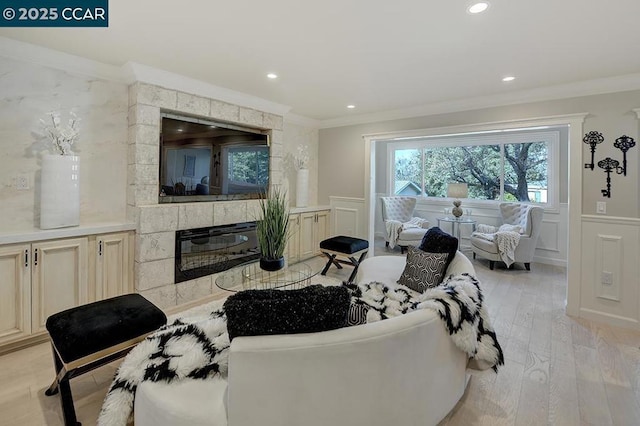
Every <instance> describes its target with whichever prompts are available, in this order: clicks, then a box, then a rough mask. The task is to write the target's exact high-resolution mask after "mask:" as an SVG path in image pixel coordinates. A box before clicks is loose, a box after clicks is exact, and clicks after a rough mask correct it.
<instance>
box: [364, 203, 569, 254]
mask: <svg viewBox="0 0 640 426" xmlns="http://www.w3.org/2000/svg"><path fill="white" fill-rule="evenodd" d="M385 195H386V194H376V197H377V198H376V221H375V224H376V228H375V233H376V237H383V236H384V232H385V228H384V223H383V222H382V213H381V212H382V210H381V207H380V197H382V196H385ZM451 207H453V205H452V204H451V203H450V202H448V201H433V200H425V199H418V203H417V205H416V209H415V211H414V214H415V215H416V216H418V217H422V218H424V219H427V220H428V221H429V222H430V225H431V226H437V225H438V218H439V217H444V216H445V214H444V210H445V209H449V210H450V209H451ZM462 208H463V209H471V216H470V217H471V218H472V219H474V220H476V221H477V222H478V223H484V224H487V225H493V226H499V225H501V224H502V221H501V219H500V213H499V212H498V206H497V205H487V204H485V205H482V206H477V205H473V206H468V205H465V203H464V202H463V203H462ZM568 217H569V212H568V205H567V204H561V205H560V208H559V209H558V210H556V211H546V212H545V213H544V218H543V220H542V231H541V232H540V240H539V241H538V247H537V248H536V252H535V256H534V259H533V261H534V262H538V263H544V264H548V265H556V266H566V265H567V252H568V248H567V240H568V233H569V231H568V229H569V221H568ZM442 229H443V230H444V231H445V232H451V224H450V223H445V222H443V223H442ZM470 234H471V227H470V226H462V227H461V228H460V240H461V241H460V244H461V245H462V246H469V245H470V243H469V236H470Z"/></svg>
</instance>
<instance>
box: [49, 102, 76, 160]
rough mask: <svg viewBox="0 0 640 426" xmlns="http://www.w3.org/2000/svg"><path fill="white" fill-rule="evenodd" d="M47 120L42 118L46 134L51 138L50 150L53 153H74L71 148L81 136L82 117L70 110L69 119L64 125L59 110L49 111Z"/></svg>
mask: <svg viewBox="0 0 640 426" xmlns="http://www.w3.org/2000/svg"><path fill="white" fill-rule="evenodd" d="M47 115H48V116H49V118H48V119H47V120H43V119H40V123H42V127H43V129H44V131H45V136H46V137H47V138H48V139H49V140H50V142H51V143H50V145H49V151H50V152H51V153H52V154H59V155H74V152H73V151H72V150H71V147H72V146H73V144H74V143H75V142H76V141H77V140H78V137H79V136H80V118H78V116H77V115H76V113H75V112H74V111H69V120H68V122H67V124H66V125H63V124H62V123H61V120H60V112H59V111H51V112H48V113H47Z"/></svg>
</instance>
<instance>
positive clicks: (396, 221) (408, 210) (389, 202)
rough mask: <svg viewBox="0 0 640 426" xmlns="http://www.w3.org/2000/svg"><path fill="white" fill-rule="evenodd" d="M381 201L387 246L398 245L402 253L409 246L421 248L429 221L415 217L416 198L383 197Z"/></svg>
mask: <svg viewBox="0 0 640 426" xmlns="http://www.w3.org/2000/svg"><path fill="white" fill-rule="evenodd" d="M381 200H382V220H383V221H384V224H385V228H386V232H385V241H386V246H387V247H390V248H393V247H395V246H396V245H398V246H400V251H401V252H402V253H404V251H405V250H406V248H407V246H419V245H420V243H421V242H422V237H424V234H425V233H426V232H427V229H428V228H429V221H427V220H425V219H421V218H417V217H414V215H413V211H414V209H415V207H416V199H415V198H414V197H381Z"/></svg>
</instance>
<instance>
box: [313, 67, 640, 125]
mask: <svg viewBox="0 0 640 426" xmlns="http://www.w3.org/2000/svg"><path fill="white" fill-rule="evenodd" d="M637 89H640V73H637V74H627V75H622V76H617V77H608V78H600V79H596V80H587V81H578V82H574V83H568V84H562V85H556V86H548V87H541V88H536V89H529V90H519V91H515V92H508V93H501V94H497V95H488V96H477V97H473V98H467V99H457V100H453V101H445V102H437V103H433V104H426V105H420V106H416V107H411V108H403V109H396V110H390V111H384V112H378V113H371V114H360V115H355V116H349V117H339V118H332V119H328V120H321V121H320V128H321V129H327V128H332V127H342V126H351V125H356V124H366V123H375V122H381V121H390V120H401V119H406V118H414V117H422V116H428V115H436V114H446V113H452V112H461V111H470V110H474V109H481V108H491V107H499V106H506V105H516V104H524V103H531V102H542V101H550V100H555V99H566V98H574V97H581V96H590V95H601V94H605V93H615V92H625V91H629V90H637ZM639 110H640V109H639ZM634 111H635V110H634ZM636 113H638V112H636ZM638 114H639V117H640V113H638Z"/></svg>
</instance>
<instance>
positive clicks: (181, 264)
mask: <svg viewBox="0 0 640 426" xmlns="http://www.w3.org/2000/svg"><path fill="white" fill-rule="evenodd" d="M259 258H260V249H259V248H258V239H257V237H256V223H255V222H245V223H237V224H234V225H223V226H213V227H209V228H197V229H188V230H185V231H177V232H176V258H175V282H176V283H179V282H182V281H187V280H192V279H194V278H199V277H203V276H206V275H210V274H215V273H217V272H222V271H225V270H227V269H230V268H233V267H234V266H237V265H240V264H242V263H247V262H251V261H253V260H257V259H259Z"/></svg>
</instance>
